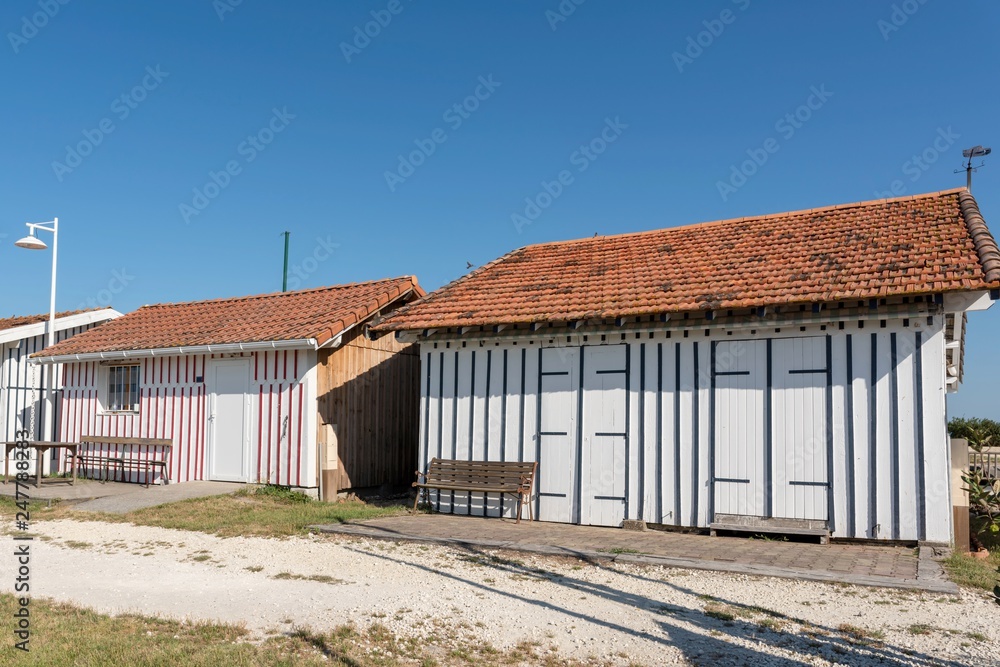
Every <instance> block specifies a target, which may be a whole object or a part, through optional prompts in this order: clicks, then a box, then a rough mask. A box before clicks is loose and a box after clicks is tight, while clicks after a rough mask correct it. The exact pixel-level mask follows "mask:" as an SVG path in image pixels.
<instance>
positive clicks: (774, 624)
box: [757, 617, 785, 632]
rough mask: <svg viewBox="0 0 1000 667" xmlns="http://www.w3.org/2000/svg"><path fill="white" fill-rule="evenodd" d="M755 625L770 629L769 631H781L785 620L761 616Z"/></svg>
mask: <svg viewBox="0 0 1000 667" xmlns="http://www.w3.org/2000/svg"><path fill="white" fill-rule="evenodd" d="M757 625H759V626H760V627H761V629H763V630H770V631H771V632H781V631H782V630H783V629H784V628H785V622H784V621H782V620H780V619H777V618H771V617H768V618H762V619H761V620H759V621H757Z"/></svg>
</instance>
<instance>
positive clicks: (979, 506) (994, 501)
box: [949, 420, 1000, 538]
mask: <svg viewBox="0 0 1000 667" xmlns="http://www.w3.org/2000/svg"><path fill="white" fill-rule="evenodd" d="M953 421H954V420H953ZM972 421H973V420H966V422H965V424H964V425H963V430H962V435H961V436H960V437H964V438H966V439H967V440H968V441H969V447H970V448H971V449H972V450H973V451H975V452H979V453H982V452H983V450H984V449H986V448H987V447H989V446H990V445H991V443H993V442H994V437H993V434H992V433H991V432H990V431H991V427H990V426H989V425H988V424H986V423H984V422H989V424H992V425H993V426H997V423H996V422H991V421H990V420H978V422H979V423H975V424H972V423H970V422H972ZM949 426H950V425H949ZM996 441H997V442H1000V439H997V440H996ZM983 472H984V471H983V470H982V468H980V467H979V466H973V467H972V468H971V469H970V470H968V471H966V472H965V473H963V474H962V480H963V481H964V482H965V484H966V486H965V490H966V491H968V492H969V513H970V515H971V516H970V517H969V518H970V520H971V523H972V529H973V531H974V532H975V535H976V536H978V537H980V538H982V537H985V536H986V535H987V534H992V535H996V534H998V533H1000V480H997V479H992V478H990V477H987V476H984V474H983Z"/></svg>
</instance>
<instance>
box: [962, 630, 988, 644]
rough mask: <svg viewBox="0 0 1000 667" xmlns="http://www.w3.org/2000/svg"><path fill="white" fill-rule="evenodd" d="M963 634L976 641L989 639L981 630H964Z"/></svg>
mask: <svg viewBox="0 0 1000 667" xmlns="http://www.w3.org/2000/svg"><path fill="white" fill-rule="evenodd" d="M965 636H966V637H968V638H969V639H973V640H975V641H977V642H988V641H989V640H990V638H989V637H987V636H986V635H984V634H983V633H981V632H966V633H965Z"/></svg>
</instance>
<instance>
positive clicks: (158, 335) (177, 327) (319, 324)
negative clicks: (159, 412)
mask: <svg viewBox="0 0 1000 667" xmlns="http://www.w3.org/2000/svg"><path fill="white" fill-rule="evenodd" d="M411 290H412V291H414V292H415V293H416V294H417V295H418V296H423V295H424V291H423V290H422V289H421V288H420V286H419V285H418V284H417V279H416V278H415V277H412V276H403V277H401V278H389V279H386V280H375V281H371V282H364V283H352V284H349V285H334V286H332V287H320V288H317V289H308V290H300V291H296V292H276V293H273V294H261V295H257V296H246V297H238V298H232V299H215V300H211V301H191V302H187V303H164V304H158V305H153V306H143V307H142V308H139V309H138V310H136V311H134V312H131V313H128V314H127V315H124V316H122V317H120V318H118V319H116V320H112V321H110V322H108V323H107V324H103V325H101V326H99V327H96V328H94V329H91V330H90V331H86V332H84V333H81V334H79V335H77V336H74V337H72V338H69V339H67V340H65V341H62V342H61V343H57V344H56V345H53V346H52V347H49V348H46V349H44V350H42V351H41V352H38V353H36V354H34V355H32V356H40V357H52V356H62V355H74V354H91V353H97V352H118V351H125V350H150V349H165V348H174V347H191V346H196V345H224V344H227V343H253V342H262V341H268V342H270V341H288V340H305V339H310V338H314V339H316V341H317V343H318V344H323V343H324V342H326V341H327V340H329V339H330V338H333V337H334V336H336V335H337V334H339V333H341V332H342V331H344V330H345V329H347V328H348V327H350V326H351V325H353V324H355V323H357V322H359V321H363V320H364V319H366V318H367V317H368V316H369V315H371V314H372V313H374V312H376V311H377V310H379V309H380V308H382V307H383V306H385V305H386V304H388V303H390V302H392V301H394V300H395V299H397V298H399V297H401V296H403V295H404V294H406V293H407V292H410V291H411Z"/></svg>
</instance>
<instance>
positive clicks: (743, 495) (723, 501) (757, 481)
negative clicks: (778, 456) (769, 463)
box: [709, 340, 767, 521]
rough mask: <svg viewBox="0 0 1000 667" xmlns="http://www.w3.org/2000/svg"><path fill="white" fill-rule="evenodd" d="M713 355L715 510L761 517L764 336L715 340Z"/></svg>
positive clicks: (765, 362)
mask: <svg viewBox="0 0 1000 667" xmlns="http://www.w3.org/2000/svg"><path fill="white" fill-rule="evenodd" d="M713 359H714V362H715V366H714V368H713V369H712V375H713V382H714V384H715V396H714V399H715V418H714V425H713V426H714V430H715V434H714V435H715V448H714V453H713V455H714V458H715V468H714V470H713V473H714V482H713V483H714V488H715V497H714V512H715V514H736V515H741V516H764V514H765V511H766V508H765V496H766V493H765V491H766V484H767V478H766V475H765V468H764V447H765V444H766V442H765V440H766V436H765V432H766V429H765V415H764V394H765V391H766V390H767V344H766V342H765V341H748V340H735V341H719V342H718V343H716V344H715V351H714V355H713ZM709 520H710V521H711V520H714V517H709Z"/></svg>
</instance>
